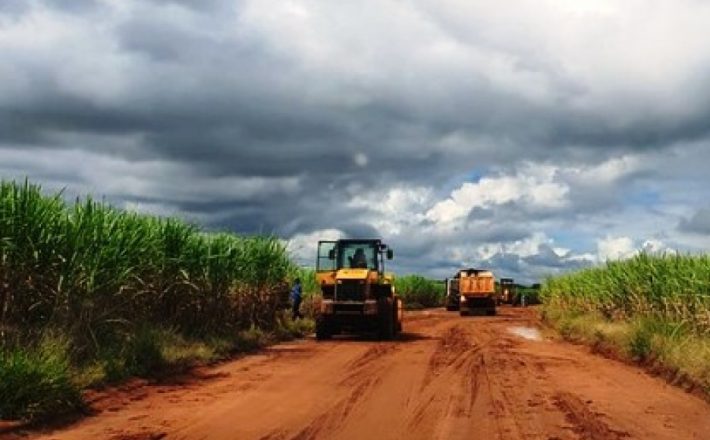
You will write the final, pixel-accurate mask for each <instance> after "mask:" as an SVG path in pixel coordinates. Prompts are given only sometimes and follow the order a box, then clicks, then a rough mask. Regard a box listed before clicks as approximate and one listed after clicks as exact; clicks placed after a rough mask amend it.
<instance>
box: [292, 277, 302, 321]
mask: <svg viewBox="0 0 710 440" xmlns="http://www.w3.org/2000/svg"><path fill="white" fill-rule="evenodd" d="M302 299H303V289H302V287H301V279H300V278H296V279H295V280H294V282H293V288H292V289H291V301H292V303H293V319H294V320H295V319H296V318H303V316H302V315H301V301H302Z"/></svg>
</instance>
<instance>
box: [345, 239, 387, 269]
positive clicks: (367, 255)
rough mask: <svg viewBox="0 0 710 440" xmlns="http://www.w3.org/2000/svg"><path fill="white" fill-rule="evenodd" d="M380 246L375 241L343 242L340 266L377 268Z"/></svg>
mask: <svg viewBox="0 0 710 440" xmlns="http://www.w3.org/2000/svg"><path fill="white" fill-rule="evenodd" d="M378 255H379V253H378V247H377V245H375V244H374V243H357V242H353V243H341V245H340V252H338V267H339V268H340V267H344V268H347V269H372V270H377V256H378Z"/></svg>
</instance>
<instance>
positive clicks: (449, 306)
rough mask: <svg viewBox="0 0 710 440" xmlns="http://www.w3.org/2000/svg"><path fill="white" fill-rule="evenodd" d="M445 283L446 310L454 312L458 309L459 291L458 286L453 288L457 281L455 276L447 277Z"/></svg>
mask: <svg viewBox="0 0 710 440" xmlns="http://www.w3.org/2000/svg"><path fill="white" fill-rule="evenodd" d="M445 283H446V301H445V304H446V310H448V311H449V312H455V311H458V310H459V292H458V288H454V287H453V284H454V283H458V280H457V278H447V279H446V280H445Z"/></svg>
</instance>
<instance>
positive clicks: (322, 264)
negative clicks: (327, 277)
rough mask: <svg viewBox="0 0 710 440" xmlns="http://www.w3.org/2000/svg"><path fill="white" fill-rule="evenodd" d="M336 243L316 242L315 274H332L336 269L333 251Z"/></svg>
mask: <svg viewBox="0 0 710 440" xmlns="http://www.w3.org/2000/svg"><path fill="white" fill-rule="evenodd" d="M337 244H338V243H337V242H336V241H320V242H318V261H316V271H317V272H332V271H334V270H335V269H336V259H335V257H334V256H335V254H336V252H335V249H336V246H337Z"/></svg>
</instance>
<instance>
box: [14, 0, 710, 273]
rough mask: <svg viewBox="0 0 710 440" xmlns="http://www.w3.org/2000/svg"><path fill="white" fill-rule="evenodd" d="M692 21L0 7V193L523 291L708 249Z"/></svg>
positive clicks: (391, 0)
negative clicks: (347, 254)
mask: <svg viewBox="0 0 710 440" xmlns="http://www.w3.org/2000/svg"><path fill="white" fill-rule="evenodd" d="M708 23H710V2H706V1H701V0H645V1H642V0H625V1H623V2H619V1H607V0H595V1H591V0H586V1H581V0H576V1H574V2H570V1H563V0H557V1H553V0H536V1H532V0H519V1H511V2H504V3H500V2H498V3H496V4H495V5H494V4H493V3H492V2H490V1H487V0H485V1H484V0H396V1H395V0H361V1H358V2H350V1H323V0H321V1H315V0H238V1H235V0H2V1H0V177H1V178H3V179H24V178H25V177H27V178H29V179H30V180H31V181H33V182H36V183H39V184H41V185H42V186H43V187H44V188H45V189H46V190H47V191H50V192H51V191H56V190H59V189H64V191H65V194H67V197H74V196H76V195H86V194H91V195H93V196H94V197H99V198H103V199H104V200H106V201H107V202H109V203H111V204H113V205H115V206H117V207H120V208H124V209H129V210H134V211H138V212H145V213H150V214H157V215H163V216H179V217H182V218H184V219H186V220H187V221H190V222H194V223H196V224H199V225H201V226H202V227H204V228H207V229H210V230H227V231H233V232H236V233H243V234H275V235H277V236H279V237H281V238H283V239H284V240H285V241H286V242H287V243H288V247H289V250H290V252H291V253H292V255H293V257H294V259H295V260H296V261H298V262H299V264H303V265H312V264H313V262H314V260H315V246H316V242H317V241H318V240H319V239H334V238H339V237H381V238H382V239H383V240H384V241H385V242H387V243H388V244H389V245H390V246H391V247H392V248H393V249H394V252H395V260H394V261H393V263H392V265H391V266H390V267H392V268H393V269H394V270H395V271H396V272H397V273H403V274H404V273H421V274H424V275H427V276H430V277H435V278H443V277H446V276H450V275H452V274H453V273H454V271H455V270H456V269H457V268H460V267H486V268H491V269H493V270H494V271H496V273H497V274H498V275H499V276H506V277H513V278H516V279H517V280H519V281H521V282H526V283H532V282H537V281H540V280H543V279H544V278H545V277H547V276H551V275H555V274H559V273H564V272H566V271H569V270H575V269H579V268H582V267H587V266H590V265H595V264H601V263H603V262H604V261H606V260H608V259H619V258H627V257H629V256H632V255H634V254H635V253H637V252H640V251H643V250H645V251H648V252H690V253H698V252H706V251H707V250H708V249H710V196H709V195H708V188H709V187H710V173H708V172H707V168H708V166H709V164H710V26H708V25H707V24H708Z"/></svg>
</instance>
